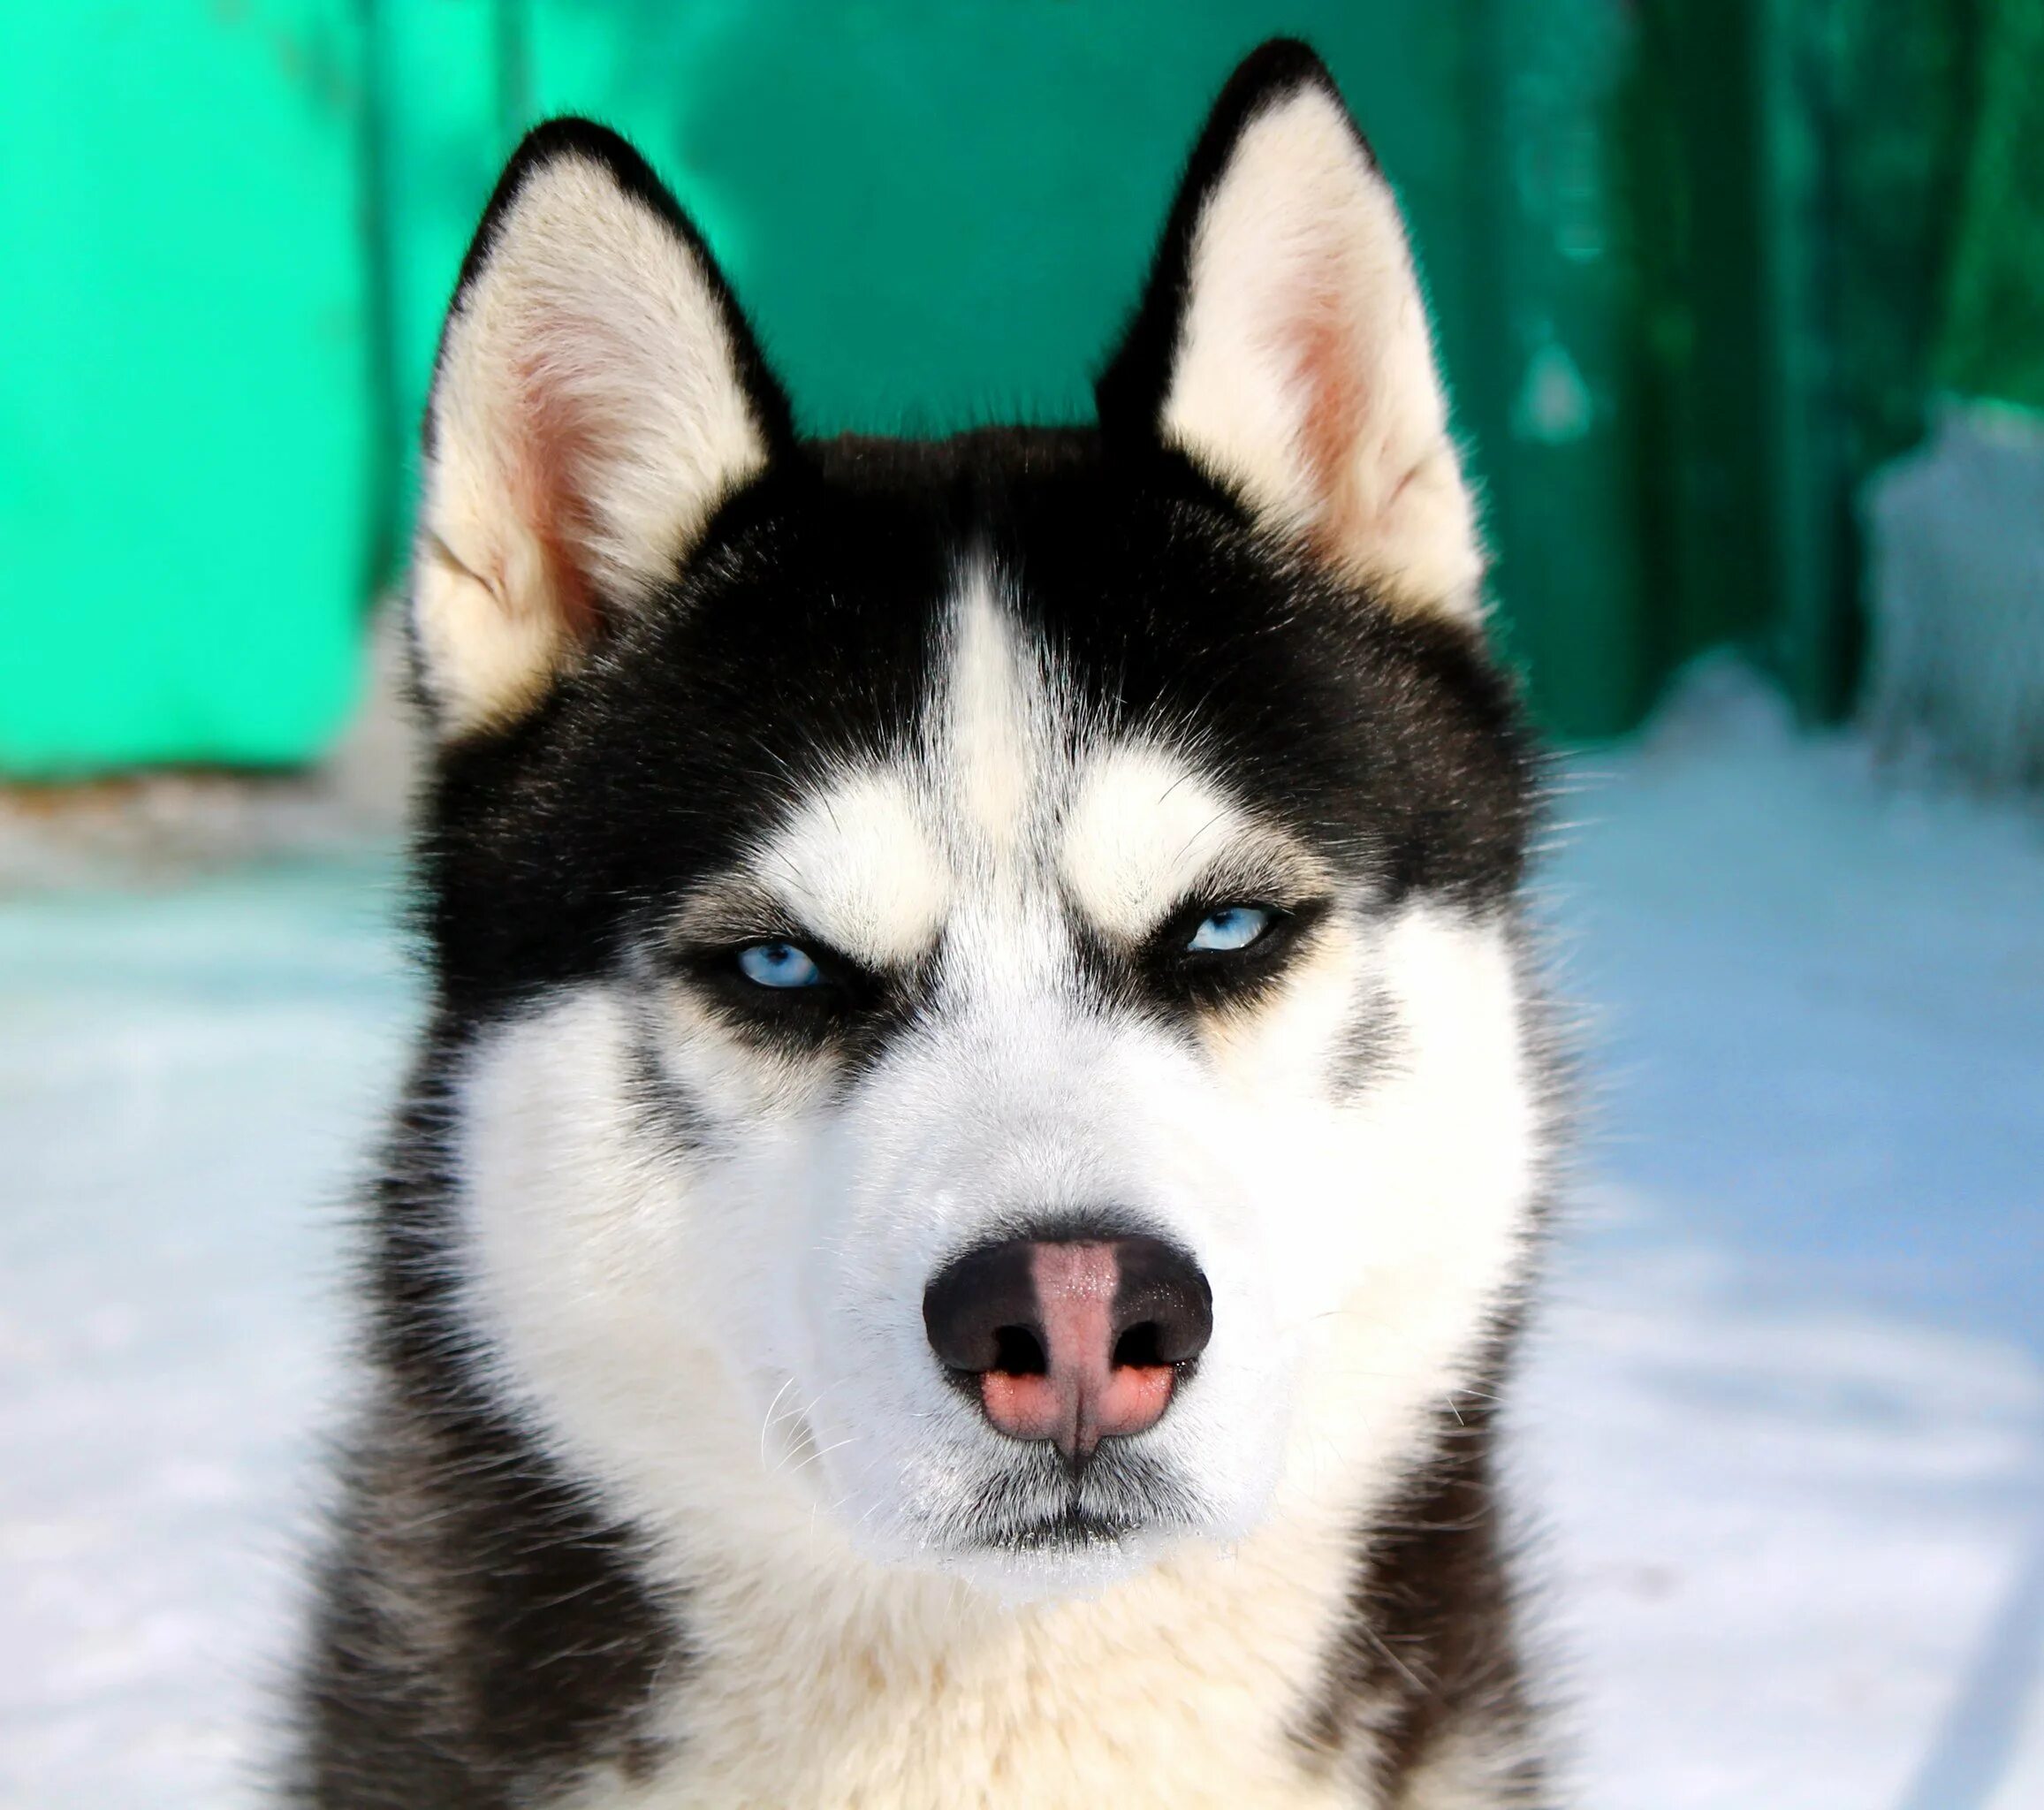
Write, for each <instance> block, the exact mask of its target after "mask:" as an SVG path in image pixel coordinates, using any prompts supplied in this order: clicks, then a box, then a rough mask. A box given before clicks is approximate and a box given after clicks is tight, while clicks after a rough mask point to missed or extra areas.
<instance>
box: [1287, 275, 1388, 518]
mask: <svg viewBox="0 0 2044 1810" xmlns="http://www.w3.org/2000/svg"><path fill="white" fill-rule="evenodd" d="M1333 276H1334V273H1333V272H1326V273H1315V275H1314V277H1312V278H1308V279H1306V280H1305V281H1303V282H1302V283H1301V284H1300V285H1299V291H1298V295H1297V300H1296V304H1295V306H1294V308H1293V309H1292V311H1291V315H1290V321H1291V334H1290V338H1291V341H1292V352H1293V358H1294V369H1295V370H1296V381H1297V383H1298V385H1299V392H1300V395H1301V397H1302V399H1303V402H1304V404H1305V414H1304V415H1303V417H1302V419H1301V421H1300V422H1299V442H1300V446H1301V448H1302V450H1303V452H1304V453H1305V455H1306V465H1307V468H1308V471H1309V473H1310V474H1311V478H1312V482H1313V486H1314V490H1315V491H1316V493H1317V500H1318V504H1319V511H1318V516H1317V518H1316V520H1315V521H1314V523H1313V529H1312V532H1313V538H1314V539H1315V541H1316V542H1318V543H1319V544H1320V545H1321V551H1324V552H1328V553H1334V552H1338V551H1343V550H1349V551H1353V550H1354V548H1355V546H1356V543H1357V541H1358V540H1359V539H1360V537H1361V536H1362V534H1363V532H1364V530H1365V529H1366V528H1367V527H1368V524H1367V523H1366V522H1364V521H1358V520H1356V515H1357V513H1358V510H1359V507H1360V505H1361V502H1362V498H1360V497H1359V496H1358V494H1357V488H1356V484H1355V483H1353V482H1352V481H1351V472H1352V468H1353V467H1354V465H1355V462H1356V457H1357V454H1358V452H1359V451H1360V447H1359V442H1360V441H1361V439H1362V437H1363V434H1364V428H1365V424H1366V422H1367V420H1368V415H1369V405H1370V397H1369V392H1368V389H1367V386H1366V384H1365V381H1364V369H1363V360H1362V359H1361V358H1359V357H1358V356H1357V355H1356V354H1357V347H1356V328H1355V323H1354V322H1353V321H1352V320H1351V319H1350V318H1349V305H1348V303H1347V301H1346V299H1345V298H1344V297H1343V295H1342V293H1341V289H1340V287H1339V285H1337V283H1335V282H1334V281H1333V280H1331V279H1332V278H1333Z"/></svg>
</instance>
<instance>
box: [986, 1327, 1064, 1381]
mask: <svg viewBox="0 0 2044 1810" xmlns="http://www.w3.org/2000/svg"><path fill="white" fill-rule="evenodd" d="M991 1367H992V1368H993V1369H995V1370H999V1371H1004V1372H1006V1373H1007V1374H1008V1375H1009V1376H1043V1375H1045V1374H1047V1373H1049V1371H1050V1367H1051V1360H1050V1357H1049V1354H1048V1353H1047V1352H1045V1350H1044V1342H1043V1341H1042V1340H1041V1339H1040V1338H1038V1337H1037V1333H1036V1329H1035V1328H1034V1327H1026V1326H1003V1327H995V1328H994V1334H993V1364H992V1366H991Z"/></svg>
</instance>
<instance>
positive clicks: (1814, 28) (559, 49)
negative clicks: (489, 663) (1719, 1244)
mask: <svg viewBox="0 0 2044 1810" xmlns="http://www.w3.org/2000/svg"><path fill="white" fill-rule="evenodd" d="M1280 31H1282V32H1289V33H1294V34H1299V35H1302V36H1304V37H1306V38H1308V39H1310V40H1311V41H1312V42H1314V43H1315V44H1316V45H1317V46H1318V49H1320V50H1321V52H1322V53H1323V55H1324V56H1325V57H1326V59H1327V61H1328V62H1329V64H1330V65H1332V67H1333V68H1334V72H1335V74H1336V75H1337V77H1338V78H1339V79H1340V80H1341V83H1342V85H1343V87H1344V88H1345V90H1346V92H1347V94H1348V95H1349V101H1350V103H1351V105H1352V106H1353V108H1354V110H1355V111H1356V115H1357V117H1358V118H1359V119H1360V120H1361V121H1362V123H1363V125H1364V129H1365V130H1366V131H1367V132H1368V133H1370V134H1371V136H1372V140H1373V141H1375V143H1376V146H1377V148H1378V150H1379V155H1380V156H1381V157H1382V160H1383V162H1384V164H1385V165H1386V167H1387V169H1388V170H1389V171H1390V173H1391V175H1392V177H1393V179H1394V181H1395V182H1396V183H1397V184H1398V186H1399V187H1400V189H1401V192H1402V194H1403V197H1404V199H1405V202H1406V203H1407V206H1408V209H1409V211H1410V215H1411V217H1412V222H1413V226H1414V231H1415V233H1416V237H1417V243H1418V247H1419V252H1420V256H1421V260H1422V262H1423V265H1424V268H1425V275H1426V278H1427V282H1428V285H1429V288H1430V291H1431V293H1432V298H1433V301H1434V305H1435V308H1436V312H1437V314H1438V316H1439V319H1440V338H1441V343H1442V349H1443V354H1444V356H1445V359H1446V361H1447V364H1448V373H1449V377H1450V381H1451V386H1452V389H1453V392H1454V395H1455V406H1456V411H1457V415H1458V419H1459V423H1460V429H1461V431H1462V433H1463V437H1464V438H1465V440H1466V441H1467V443H1468V444H1469V445H1470V447H1471V449H1472V455H1473V462H1474V464H1475V467H1476V468H1477V470H1478V474H1479V475H1480V478H1481V481H1482V483H1483V485H1484V490H1485V495H1486V511H1487V518H1488V521H1489V528H1490V534H1491V537H1492V540H1493V544H1494V546H1495V548H1496V550H1497V554H1498V560H1497V566H1496V570H1495V587H1496V591H1497V596H1498V598H1499V602H1500V610H1501V620H1502V635H1503V639H1504V644H1505V647H1506V650H1507V651H1508V655H1509V657H1510V658H1512V659H1513V660H1514V661H1515V662H1516V664H1517V665H1520V666H1521V667H1522V668H1523V670H1524V672H1525V673H1526V675H1527V680H1528V683H1529V686H1530V688H1531V696H1532V698H1533V700H1534V703H1535V706H1536V708H1537V709H1538V711H1539V713H1540V715H1541V717H1542V718H1543V719H1544V720H1545V721H1546V723H1547V724H1548V725H1549V726H1550V727H1552V728H1553V729H1554V730H1556V731H1557V732H1559V733H1561V734H1564V735H1567V736H1570V737H1595V736H1601V735H1607V734H1613V733H1615V732H1617V731H1620V730H1622V729H1624V728H1626V727H1628V726H1630V725H1631V724H1633V723H1635V722H1637V720H1638V719H1639V718H1640V716H1641V714H1642V713H1643V712H1644V711H1645V709H1646V708H1647V707H1648V706H1649V705H1650V704H1651V703H1652V701H1653V698H1654V696H1655V695H1656V693H1657V691H1658V689H1659V688H1660V685H1661V684H1662V682H1663V681H1665V680H1666V678H1667V677H1668V674H1669V673H1671V672H1672V671H1673V670H1674V668H1675V666H1676V665H1679V664H1680V663H1681V662H1682V661H1683V660H1684V659H1685V658H1688V657H1689V656H1690V655H1691V654H1693V653H1694V652H1696V651H1698V650H1700V649H1702V648H1704V647H1706V646H1710V645H1713V644H1714V643H1720V642H1724V641H1733V642H1737V643H1743V644H1744V645H1745V646H1746V647H1748V648H1749V649H1750V650H1752V651H1753V652H1754V653H1755V654H1756V655H1757V656H1759V658H1762V659H1763V660H1764V661H1765V662H1766V663H1767V665H1770V666H1771V667H1772V668H1773V669H1774V671H1775V672H1776V673H1778V674H1779V675H1780V676H1781V678H1782V681H1783V682H1784V683H1785V684H1786V685H1787V687H1788V688H1789V691H1790V693H1791V695H1792V696H1794V698H1795V699H1796V701H1797V704H1798V706H1799V708H1800V709H1801V710H1802V711H1803V712H1804V713H1805V716H1806V717H1808V718H1810V719H1825V718H1827V717H1830V716H1834V715H1835V714H1837V713H1838V712H1840V711H1842V710H1843V708H1845V707H1846V705H1847V704H1848V703H1849V702H1850V698H1851V696H1852V693H1853V688H1854V685H1855V682H1856V679H1857V675H1858V670H1859V666H1860V663H1861V659H1862V649H1861V642H1862V638H1863V631H1862V628H1861V623H1862V620H1863V610H1862V607H1861V602H1860V597H1861V589H1862V567H1863V563H1864V556H1863V552H1862V549H1861V546H1860V531H1859V528H1858V516H1857V515H1856V513H1855V504H1854V499H1855V498H1856V497H1857V496H1858V494H1859V491H1860V488H1861V486H1862V485H1863V483H1865V480H1866V478H1867V476H1868V475H1869V474H1870V473H1872V472H1873V470H1874V469H1875V468H1877V467H1878V466H1879V465H1880V464H1881V462H1882V461H1883V460H1888V459H1890V458H1891V457H1893V456H1894V455H1896V454H1897V453H1899V452H1903V451H1904V450H1905V449H1907V448H1908V447H1910V446H1911V445H1913V444H1915V443H1916V442H1917V441H1918V440H1919V438H1921V437H1922V435H1923V433H1924V431H1925V425H1926V410H1927V409H1928V407H1929V405H1930V401H1931V399H1932V398H1933V397H1934V395H1935V394H1936V393H1938V392H1957V393H1958V394H1961V395H1964V396H1975V397H1997V398H2002V399H2007V400H2009V401H2012V402H2016V403H2022V404H2027V405H2029V406H2031V407H2039V406H2044V331H2040V323H2039V311H2040V300H2039V298H2040V296H2044V103H2040V100H2039V99H2038V95H2039V93H2040V89H2044V81H2040V75H2044V0H1691V4H1683V0H1349V4H1331V0H1326V4H1317V0H1294V4H1246V0H1245V4H1229V0H1212V4H1196V0H1084V4H1082V0H975V4H969V5H968V4H956V0H952V4H938V0H839V4H813V0H812V4H802V0H148V4H114V0H66V4H63V5H61V6H30V5H27V4H12V5H9V6H7V7H5V8H4V9H0V228H4V233H5V241H6V249H5V255H4V257H0V336H4V345H5V347H6V352H5V355H4V357H0V772H6V773H11V774H12V775H15V776H24V777H64V776H70V775H75V774H79V773H85V772H95V771H103V770H107V769H112V768H118V767H121V766H124V765H132V764H144V763H163V762H207V763H226V764H249V765H258V766H272V765H289V764H298V763H302V762H306V761H308V760H312V759H315V758H316V757H318V756H319V755H320V754H321V752H322V751H323V749H325V748H327V747H328V746H329V745H330V744H331V741H332V740H333V738H334V737H335V736H336V735H337V734H338V732H339V730H340V728H341V727H342V726H343V725H344V723H345V722H346V719H347V716H348V713H349V711H350V709H351V706H352V704H353V702H354V699H355V696H356V693H357V690H358V688H359V685H360V681H361V668H362V664H363V647H364V642H365V635H366V626H367V621H368V616H369V610H370V608H371V606H372V605H373V604H374V602H375V600H376V597H378V596H379V595H380V594H381V593H382V592H383V591H384V589H386V588H387V587H388V586H389V584H390V583H391V582H392V581H393V579H394V577H395V576H396V574H397V571H398V568H399V560H400V557H401V549H402V546H403V541H404V522H405V516H406V511H407V506H408V500H407V499H408V491H409V487H410V484H411V482H412V462H411V461H412V454H411V451H410V448H411V441H412V437H413V434H414V429H415V425H416V422H417V420H418V417H419V414H420V409H421V406H422V399H423V393H424V388H425V384H426V380H427V376H428V373H429V368H430V363H431V358H432V352H433V345H434V338H435V335H436V332H437V326H438V322H439V316H440V313H441V310H442V309H443V308H444V307H445V302H446V299H447V296H448V293H449V291H450V289H451V287H452V281H453V277H454V272H455V269H456V266H457V264H458V262H459V260H460V255H461V252H462V249H463V247H464V245H465V243H466V240H467V234H468V232H469V231H470V229H471V227H472V226H473V224H474V222H475V217H476V215H477V213H478V211H479V209H480V208H481V206H482V204H483V200H484V198H485V197H486V195H487V194H488V192H489V189H490V184H491V181H492V179H493V178H494V175H495V173H496V170H497V168H498V164H500V162H501V160H502V158H503V156H505V153H506V151H507V149H508V148H509V147H510V146H511V144H512V143H513V141H515V139H516V137H517V135H518V133H519V132H520V130H521V129H522V128H523V127H524V126H525V125H528V124H529V123H531V122H532V121H533V120H535V119H536V118H541V117H543V116H544V115H546V114H549V113H553V112H561V111H577V112H584V113H589V114H591V115H593V116H595V117H596V118H601V119H604V120H606V121H608V122H609V123H611V124H612V125H617V126H619V128H621V129H622V130H623V131H625V132H626V133H627V134H628V135H630V136H631V137H633V138H634V140H635V141H637V142H638V143H639V144H640V145H641V147H642V148H643V149H644V150H645V151H646V152H647V154H648V155H649V156H650V158H651V159H652V161H653V163H654V164H655V165H656V166H657V168H659V169H660V170H661V171H662V172H663V173H664V174H665V176H666V178H667V179H668V180H669V181H670V182H671V183H672V185H673V186H674V187H675V188H676V190H677V192H678V193H679V194H680V196H681V198H682V200H683V202H684V203H685V204H686V205H687V206H688V208H689V209H691V211H692V212H693V213H694V214H695V217H696V218H697V219H698V220H699V222H700V223H701V224H702V225H703V229H704V231H705V232H706V233H707V235H708V237H709V239H710V242H711V244H712V245H713V247H715V249H716V251H717V253H718V256H719V257H720V259H721V260H722V261H723V262H724V263H725V265H726V269H727V270H728V271H729V273H730V275H731V277H732V278H733V283H734V285H735V286H736V288H737V290H738V292H739V293H740V295H741V298H742V299H743V300H744V302H745V304H746V306H747V307H748V310H749V311H750V312H751V314H752V315H753V316H754V318H755V320H756V322H757V323H758V325H759V328H760V331H761V334H762V337H763V338H764V342H765V344H766V346H767V348H768V351H769V354H770V356H771V358H772V359H773V360H774V361H775V362H776V364H777V366H778V367H779V369H780V371H781V372H782V374H783V376H785V378H786V381H787V383H788V384H789V387H790V388H791V390H792V392H793V394H794V399H795V403H796V407H797V410H798V414H800V416H801V419H802V422H803V425H804V426H805V428H806V429H808V430H810V431H812V432H817V433H829V432H832V431H836V430H841V429H847V428H858V429H865V430H896V431H898V430H908V431H915V432H941V431H944V430H948V429H952V428H955V427H959V426H962V425H966V424H969V423H971V422H979V421H984V420H988V419H991V418H995V417H999V416H1012V415H1021V416H1024V417H1029V418H1034V419H1039V420H1051V421H1075V420H1082V419H1083V418H1084V417H1085V416H1086V414H1087V413H1088V409H1089V399H1088V397H1089V391H1088V385H1089V379H1090V373H1091V371H1092V369H1093V368H1094V365H1095V363H1096V361H1098V359H1099V357H1100V356H1101V354H1103V353H1104V352H1105V351H1106V348H1107V346H1108V345H1109V343H1110V341H1111V339H1112V338H1113V334H1114V332H1115V330H1116V328H1117V327H1118V325H1119V323H1120V322H1121V318H1122V317H1123V316H1124V314H1125V312H1126V310H1127V309H1128V308H1129V307H1130V306H1131V305H1132V302H1133V300H1134V297H1135V291H1136V285H1137V282H1138V280H1139V278H1140V275H1141V272H1142V270H1143V268H1144V263H1145V262H1146V260H1147V257H1148V255H1149V252H1150V248H1151V241H1152V240H1153V237H1154V235H1155V233H1156V232H1157V229H1158V227H1159V224H1160V222H1161V219H1162V216H1163V212H1164V209H1165V207H1166V202H1167V201H1168V198H1169V194H1170V192H1171V188H1172V185H1173V183H1174V179H1175V175H1176V172H1177V169H1178V166H1179V164H1180V163H1181V161H1182V158H1183V156H1184V154H1185V152H1186V150H1187V149H1188V148H1189V143H1190V141H1191V138H1192V136H1193V134H1194V133H1195V132H1196V130H1197V126H1198V124H1199V122H1200V119H1201V118H1202V116H1203V113H1204V109H1205V107H1206V105H1207V103H1209V102H1210V100H1211V99H1212V95H1213V92H1214V91H1215V90H1216V88H1217V87H1219V85H1220V82H1221V81H1222V80H1224V78H1225V77H1226V75H1227V72H1228V70H1229V68H1230V67H1231V66H1232V65H1233V64H1234V62H1235V59H1236V58H1237V57H1239V56H1240V55H1241V54H1242V52H1244V51H1245V50H1247V49H1249V48H1250V47H1251V46H1252V45H1254V44H1255V43H1256V42H1259V41H1260V40H1261V39H1262V38H1264V37H1265V36H1268V35H1271V34H1273V33H1276V32H1280Z"/></svg>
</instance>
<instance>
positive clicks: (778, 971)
mask: <svg viewBox="0 0 2044 1810" xmlns="http://www.w3.org/2000/svg"><path fill="white" fill-rule="evenodd" d="M738 971H739V972H740V973H741V974H742V975H743V976H744V977H746V978H747V979H748V980H749V981H750V982H751V983H752V984H753V985H755V986H771V987H775V988H782V989H785V988H789V987H798V986H821V985H823V984H824V977H823V971H822V970H820V969H819V968H817V964H816V962H815V960H814V959H813V958H812V957H811V956H810V954H809V951H808V950H806V949H803V948H801V947H798V946H797V945H795V944H794V943H754V944H752V945H751V946H750V947H748V948H743V949H741V950H740V951H739V952H738Z"/></svg>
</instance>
